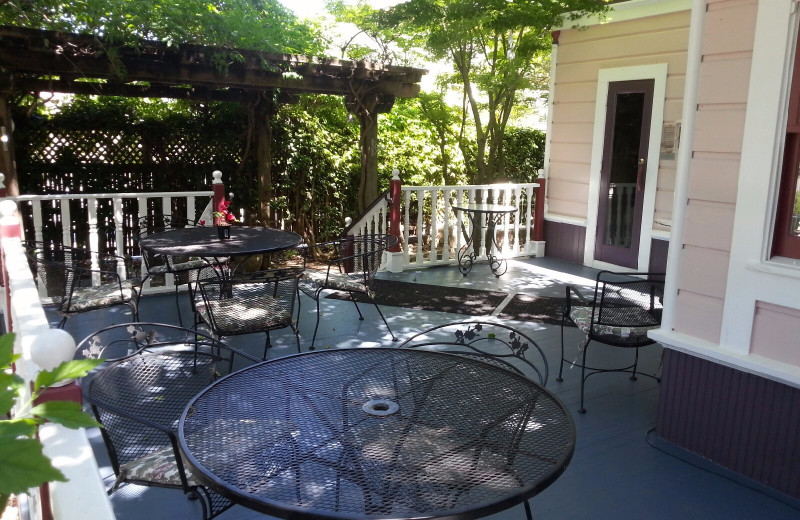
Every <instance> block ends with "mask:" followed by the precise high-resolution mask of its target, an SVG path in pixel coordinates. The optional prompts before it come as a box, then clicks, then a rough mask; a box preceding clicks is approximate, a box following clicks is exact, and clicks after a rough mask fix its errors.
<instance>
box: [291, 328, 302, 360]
mask: <svg viewBox="0 0 800 520" xmlns="http://www.w3.org/2000/svg"><path fill="white" fill-rule="evenodd" d="M292 331H293V332H294V340H295V342H297V353H298V354H299V353H300V352H301V350H300V331H299V330H298V329H296V328H294V327H292Z"/></svg>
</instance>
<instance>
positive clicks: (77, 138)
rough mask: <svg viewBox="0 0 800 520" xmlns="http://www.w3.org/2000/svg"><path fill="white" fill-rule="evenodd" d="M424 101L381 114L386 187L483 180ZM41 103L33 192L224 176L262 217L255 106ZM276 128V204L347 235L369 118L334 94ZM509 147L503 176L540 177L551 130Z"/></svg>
mask: <svg viewBox="0 0 800 520" xmlns="http://www.w3.org/2000/svg"><path fill="white" fill-rule="evenodd" d="M424 102H425V101H424V99H398V100H397V101H396V103H395V106H394V108H393V110H392V111H391V112H390V113H388V114H381V115H380V117H379V130H378V135H379V149H378V161H379V164H378V171H379V174H380V186H379V188H380V189H381V190H384V189H386V188H388V183H389V178H390V177H391V171H392V169H394V168H397V169H398V170H400V172H401V178H402V179H403V182H404V183H405V184H409V185H431V184H432V185H442V184H464V183H468V182H470V181H471V178H470V176H469V173H468V171H467V169H466V168H465V161H464V159H463V154H462V153H461V151H460V148H459V146H458V143H457V133H458V124H459V121H458V119H457V117H456V116H454V115H452V114H451V115H450V117H449V118H448V117H447V116H442V113H441V112H439V113H435V114H433V117H432V111H431V107H430V106H428V110H427V112H426V111H425V110H423V103H424ZM428 102H430V100H428ZM31 103H32V99H30V98H24V99H20V100H18V101H17V105H16V110H15V122H16V130H15V140H16V144H17V154H16V156H17V162H18V169H19V174H20V175H19V176H20V179H19V180H20V190H21V192H22V193H61V192H76V191H84V192H88V193H102V192H130V191H137V190H138V191H196V190H205V189H209V187H210V185H211V172H212V171H213V170H216V169H219V170H221V171H222V172H223V180H224V181H225V183H226V185H227V187H228V191H231V192H233V193H234V194H235V198H234V202H233V206H232V207H233V208H234V209H239V208H244V209H245V212H246V214H248V215H254V214H255V210H256V201H257V182H256V162H255V156H254V155H255V146H254V145H252V144H251V146H250V147H249V153H248V155H247V156H245V150H246V149H248V147H247V138H248V133H247V128H248V110H249V109H248V107H247V106H246V105H243V104H238V103H222V102H214V103H197V102H187V101H162V100H148V99H136V98H117V97H89V96H76V97H75V98H74V99H73V100H72V101H71V102H69V103H64V104H63V105H62V106H61V108H60V110H59V111H57V112H55V113H49V112H47V111H45V110H43V109H42V108H41V106H38V108H37V109H35V110H33V112H32V113H31V115H28V113H29V112H30V108H31ZM444 113H445V114H446V113H447V112H446V111H445V112H444ZM271 123H272V138H273V139H272V178H273V185H274V196H273V199H272V201H271V205H272V208H273V209H274V210H276V211H277V212H278V213H279V214H280V215H281V216H282V217H283V218H285V219H287V220H289V221H290V222H292V223H293V225H294V228H295V230H297V231H298V232H300V233H301V234H303V235H304V236H305V237H307V238H309V239H314V240H321V239H327V238H330V237H333V236H336V235H338V233H339V232H341V230H342V228H343V227H344V219H345V217H348V216H350V217H355V216H357V209H356V208H357V204H356V195H357V186H358V175H359V168H360V154H359V149H358V137H359V129H358V123H357V122H354V121H350V120H348V114H347V111H346V109H345V107H344V103H343V100H342V99H341V98H339V97H336V96H323V95H306V96H301V98H300V100H299V102H298V103H295V104H289V105H282V106H280V107H279V108H278V110H277V113H276V114H275V115H274V116H273V117H272V119H271ZM442 129H444V130H443V131H442V132H440V130H442ZM51 134H54V135H58V136H61V137H62V138H63V141H62V142H61V145H60V146H56V147H54V146H53V139H52V138H51V137H50V135H51ZM441 135H444V136H445V137H444V140H443V141H442V139H440V136H441ZM443 150H444V152H443ZM505 151H506V161H507V164H506V171H507V179H497V180H498V181H502V180H511V181H515V182H531V181H532V180H534V178H535V172H536V171H537V170H538V169H539V168H541V167H542V161H543V154H544V134H543V133H541V132H538V131H535V130H526V129H515V130H512V131H510V132H509V133H508V135H507V138H506V147H505ZM445 163H446V173H447V175H446V177H447V178H445Z"/></svg>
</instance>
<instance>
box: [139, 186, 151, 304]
mask: <svg viewBox="0 0 800 520" xmlns="http://www.w3.org/2000/svg"><path fill="white" fill-rule="evenodd" d="M136 207H137V214H138V217H137V219H136V220H137V222H141V221H142V218H143V217H146V216H147V198H146V197H136ZM141 232H142V229H139V233H140V234H141ZM139 254H140V255H144V253H143V252H142V251H140V252H139ZM140 268H141V273H139V276H141V277H142V278H144V277H145V276H147V266H146V265H145V262H144V258H142V265H141V266H140ZM151 285H152V280H151V279H150V278H149V277H148V278H147V282H145V284H144V287H146V288H148V289H149V288H150V287H151Z"/></svg>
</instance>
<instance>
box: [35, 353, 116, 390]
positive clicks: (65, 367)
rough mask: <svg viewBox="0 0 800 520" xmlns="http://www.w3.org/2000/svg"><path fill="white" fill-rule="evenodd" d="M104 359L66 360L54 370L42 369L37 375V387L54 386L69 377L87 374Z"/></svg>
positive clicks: (73, 377) (74, 377)
mask: <svg viewBox="0 0 800 520" xmlns="http://www.w3.org/2000/svg"><path fill="white" fill-rule="evenodd" d="M103 361H105V360H104V359H77V360H73V361H64V362H63V363H61V364H60V365H58V366H57V367H55V368H54V369H53V370H42V371H41V372H39V374H38V375H37V376H36V382H35V383H34V386H35V388H37V389H39V388H42V387H43V386H44V387H48V386H52V385H54V384H56V383H60V382H61V381H66V380H68V379H77V378H79V377H83V376H85V375H86V374H87V373H88V372H89V371H90V370H91V369H93V368H94V367H96V366H97V365H99V364H101V363H103Z"/></svg>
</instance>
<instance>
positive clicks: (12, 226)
mask: <svg viewBox="0 0 800 520" xmlns="http://www.w3.org/2000/svg"><path fill="white" fill-rule="evenodd" d="M16 212H17V204H16V203H15V202H13V201H10V200H9V201H3V202H0V257H2V259H3V260H2V279H3V287H5V288H6V290H5V293H6V313H5V314H6V315H5V320H6V331H8V332H13V331H14V328H13V324H12V323H11V287H10V285H9V284H8V270H7V269H6V258H5V256H6V252H5V249H4V248H3V247H2V240H1V239H4V238H21V237H22V233H21V231H20V228H19V226H20V222H19V217H18V216H17V215H16Z"/></svg>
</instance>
